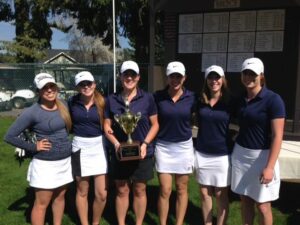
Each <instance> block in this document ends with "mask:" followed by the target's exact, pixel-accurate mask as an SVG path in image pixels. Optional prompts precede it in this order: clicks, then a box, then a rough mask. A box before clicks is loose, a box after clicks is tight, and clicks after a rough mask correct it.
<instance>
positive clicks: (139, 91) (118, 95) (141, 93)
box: [114, 88, 144, 104]
mask: <svg viewBox="0 0 300 225" xmlns="http://www.w3.org/2000/svg"><path fill="white" fill-rule="evenodd" d="M143 96H144V91H143V90H142V89H139V88H138V89H137V91H136V96H134V97H133V99H132V100H131V101H135V100H137V99H139V98H142V97H143ZM114 97H115V98H116V100H117V101H118V102H121V103H122V104H125V102H124V99H123V96H122V92H121V91H120V92H118V93H115V95H114Z"/></svg>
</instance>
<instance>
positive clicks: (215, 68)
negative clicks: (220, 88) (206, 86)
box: [204, 65, 225, 79]
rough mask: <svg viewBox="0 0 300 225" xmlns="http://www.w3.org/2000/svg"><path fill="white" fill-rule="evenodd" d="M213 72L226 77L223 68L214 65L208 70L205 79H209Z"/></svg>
mask: <svg viewBox="0 0 300 225" xmlns="http://www.w3.org/2000/svg"><path fill="white" fill-rule="evenodd" d="M212 72H214V73H217V74H218V75H219V76H221V77H223V76H225V74H224V70H223V68H222V67H221V66H217V65H212V66H210V67H208V68H206V70H205V74H204V76H205V79H206V78H207V76H208V74H210V73H212Z"/></svg>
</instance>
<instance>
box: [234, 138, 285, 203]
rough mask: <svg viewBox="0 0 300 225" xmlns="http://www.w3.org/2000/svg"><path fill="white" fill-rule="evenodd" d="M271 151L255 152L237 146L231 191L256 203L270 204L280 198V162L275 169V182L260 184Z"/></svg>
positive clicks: (235, 148) (235, 147)
mask: <svg viewBox="0 0 300 225" xmlns="http://www.w3.org/2000/svg"><path fill="white" fill-rule="evenodd" d="M269 152H270V151H269V150H257V149H256V150H253V149H248V148H244V147H242V146H240V145H238V144H235V146H234V150H233V153H232V159H231V162H232V175H231V190H232V191H233V192H235V193H237V194H240V195H245V196H248V197H250V198H252V199H254V200H255V201H256V202H260V203H263V202H269V201H273V200H276V199H278V198H279V188H280V175H279V164H278V161H277V162H276V164H275V167H274V177H273V180H272V181H271V182H270V183H268V184H261V183H260V176H261V173H262V171H263V169H264V168H265V166H266V163H267V160H268V157H269Z"/></svg>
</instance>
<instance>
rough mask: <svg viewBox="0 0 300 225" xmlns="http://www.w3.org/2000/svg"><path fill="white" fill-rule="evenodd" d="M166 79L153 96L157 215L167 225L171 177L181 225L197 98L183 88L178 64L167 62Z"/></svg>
mask: <svg viewBox="0 0 300 225" xmlns="http://www.w3.org/2000/svg"><path fill="white" fill-rule="evenodd" d="M166 75H167V77H168V78H167V83H168V85H167V87H166V88H165V89H163V90H161V91H157V92H156V93H155V95H154V96H155V101H156V104H157V110H158V120H159V125H160V129H159V132H158V135H157V142H156V147H155V162H156V163H155V167H156V171H157V172H158V178H159V183H160V193H159V198H158V214H159V221H160V224H161V225H166V224H167V218H168V211H169V198H170V195H171V191H172V179H173V178H172V177H173V176H174V179H175V185H176V192H177V199H176V225H180V224H183V220H184V216H185V212H186V208H187V203H188V192H187V186H188V181H189V174H191V173H192V172H193V166H194V149H193V141H192V129H191V127H192V126H191V121H192V113H193V112H194V110H195V108H196V107H195V105H196V104H195V103H196V98H195V94H194V93H193V92H191V91H189V90H187V89H185V88H184V87H183V84H184V81H185V79H186V74H185V67H184V65H183V64H182V63H181V62H177V61H175V62H170V63H169V64H168V66H167V69H166Z"/></svg>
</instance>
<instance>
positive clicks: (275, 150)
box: [261, 118, 284, 184]
mask: <svg viewBox="0 0 300 225" xmlns="http://www.w3.org/2000/svg"><path fill="white" fill-rule="evenodd" d="M271 129H272V142H271V147H270V154H269V158H268V161H267V164H266V167H265V169H264V170H263V172H262V177H261V182H262V183H264V184H267V183H270V182H271V181H272V179H273V176H274V173H273V171H274V166H275V163H276V161H277V159H278V156H279V152H280V149H281V142H282V137H283V130H284V118H278V119H273V120H271Z"/></svg>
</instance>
